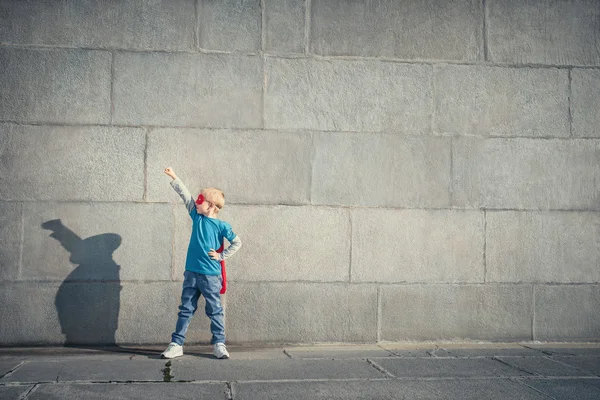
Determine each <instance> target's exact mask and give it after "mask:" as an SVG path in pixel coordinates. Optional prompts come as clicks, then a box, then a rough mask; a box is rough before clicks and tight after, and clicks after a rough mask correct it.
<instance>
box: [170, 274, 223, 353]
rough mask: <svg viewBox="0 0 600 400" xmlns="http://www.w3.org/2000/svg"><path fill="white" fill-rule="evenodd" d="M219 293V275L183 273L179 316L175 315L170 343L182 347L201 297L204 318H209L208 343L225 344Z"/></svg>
mask: <svg viewBox="0 0 600 400" xmlns="http://www.w3.org/2000/svg"><path fill="white" fill-rule="evenodd" d="M220 291H221V276H220V275H202V274H197V273H195V272H192V271H185V272H184V273H183V290H182V291H181V305H180V306H179V314H177V315H178V318H177V326H176V327H175V332H173V335H172V336H171V341H172V342H175V343H177V344H178V345H181V346H183V342H184V341H185V333H186V332H187V329H188V326H189V325H190V320H191V319H192V316H193V315H194V313H195V312H196V310H197V309H198V298H199V297H200V295H202V296H204V300H206V307H205V308H204V310H205V311H206V316H207V317H208V318H210V331H211V332H212V340H211V341H210V343H211V344H215V343H225V325H224V324H223V307H222V306H221V294H220V293H219V292H220Z"/></svg>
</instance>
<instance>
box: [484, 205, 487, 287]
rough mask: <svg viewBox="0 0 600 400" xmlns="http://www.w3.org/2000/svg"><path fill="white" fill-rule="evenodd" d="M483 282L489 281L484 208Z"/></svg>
mask: <svg viewBox="0 0 600 400" xmlns="http://www.w3.org/2000/svg"><path fill="white" fill-rule="evenodd" d="M483 283H487V210H486V209H485V208H484V209H483Z"/></svg>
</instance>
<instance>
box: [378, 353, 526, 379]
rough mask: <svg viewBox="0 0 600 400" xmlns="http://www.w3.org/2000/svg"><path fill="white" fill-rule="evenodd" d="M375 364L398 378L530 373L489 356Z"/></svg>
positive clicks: (380, 362)
mask: <svg viewBox="0 0 600 400" xmlns="http://www.w3.org/2000/svg"><path fill="white" fill-rule="evenodd" d="M377 364H379V365H380V366H382V367H383V368H384V369H385V370H386V371H388V372H390V373H391V374H392V375H393V376H394V377H398V378H463V379H464V378H471V377H474V376H476V377H492V376H495V377H505V376H513V377H514V376H523V375H530V374H529V373H528V372H523V371H519V370H518V369H516V368H511V367H510V366H508V365H506V364H503V363H500V362H498V361H496V360H491V359H489V358H471V359H469V358H461V359H456V358H434V357H429V358H417V359H408V358H388V359H378V360H377Z"/></svg>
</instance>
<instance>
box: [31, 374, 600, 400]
mask: <svg viewBox="0 0 600 400" xmlns="http://www.w3.org/2000/svg"><path fill="white" fill-rule="evenodd" d="M528 383H529V381H528ZM53 386H54V385H53ZM573 386H574V385H573ZM590 386H591V385H590ZM233 388H234V390H235V393H236V396H239V398H243V399H246V400H262V399H285V398H288V399H299V400H300V399H319V398H331V399H335V398H337V399H353V400H372V399H448V400H480V399H494V398H498V399H513V400H544V399H546V398H547V397H546V396H544V395H543V394H540V393H536V392H535V391H534V390H532V389H530V388H528V387H527V386H526V385H522V384H520V383H518V382H515V381H513V380H509V379H495V378H492V379H433V380H430V379H381V380H347V381H334V380H331V381H312V382H310V384H307V382H301V381H300V382H285V381H283V382H240V383H238V382H234V383H233ZM36 392H37V391H36ZM559 398H560V397H559ZM589 398H590V399H592V398H594V397H589Z"/></svg>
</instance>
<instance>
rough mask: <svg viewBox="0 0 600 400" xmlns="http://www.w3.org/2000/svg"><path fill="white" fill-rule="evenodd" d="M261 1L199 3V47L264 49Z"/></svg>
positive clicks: (241, 49)
mask: <svg viewBox="0 0 600 400" xmlns="http://www.w3.org/2000/svg"><path fill="white" fill-rule="evenodd" d="M261 18H262V17H261V2H260V0H250V1H242V2H240V1H236V0H227V1H220V0H200V1H199V2H198V26H199V37H200V48H202V49H209V50H225V51H258V50H259V49H260V48H261V46H260V42H261Z"/></svg>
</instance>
